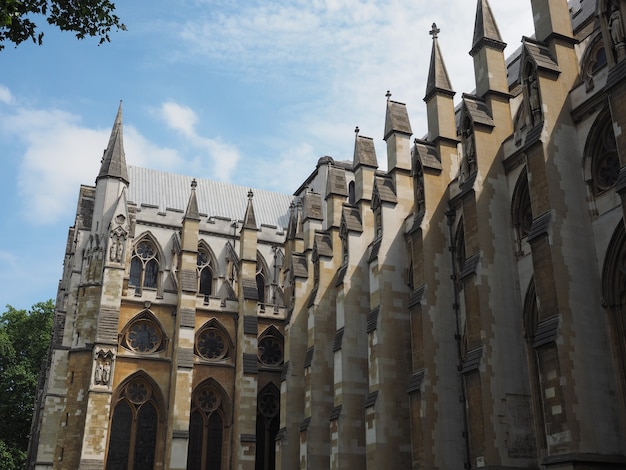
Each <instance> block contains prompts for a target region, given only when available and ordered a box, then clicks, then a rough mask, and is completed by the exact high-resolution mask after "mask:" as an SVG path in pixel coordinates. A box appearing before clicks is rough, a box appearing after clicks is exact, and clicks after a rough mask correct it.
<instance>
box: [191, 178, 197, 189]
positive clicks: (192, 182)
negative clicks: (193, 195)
mask: <svg viewBox="0 0 626 470" xmlns="http://www.w3.org/2000/svg"><path fill="white" fill-rule="evenodd" d="M197 187H198V182H197V181H196V179H195V178H194V179H192V180H191V189H193V190H194V191H195V190H196V188H197Z"/></svg>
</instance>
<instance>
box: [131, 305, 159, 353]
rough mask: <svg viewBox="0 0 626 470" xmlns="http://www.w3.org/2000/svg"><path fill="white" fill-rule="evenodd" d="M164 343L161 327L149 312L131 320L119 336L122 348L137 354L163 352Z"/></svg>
mask: <svg viewBox="0 0 626 470" xmlns="http://www.w3.org/2000/svg"><path fill="white" fill-rule="evenodd" d="M165 343H166V341H165V336H164V334H163V330H162V329H161V326H160V325H159V324H158V323H157V322H156V321H155V320H154V319H153V318H152V315H151V314H150V313H149V312H144V313H142V314H140V315H139V316H138V317H136V318H135V319H134V320H132V321H131V322H130V323H129V324H128V326H127V327H126V328H125V329H124V330H123V332H122V334H121V344H122V346H123V347H124V348H126V349H128V350H130V351H133V352H135V353H139V354H150V353H157V352H161V351H164V350H165Z"/></svg>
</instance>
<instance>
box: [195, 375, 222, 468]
mask: <svg viewBox="0 0 626 470" xmlns="http://www.w3.org/2000/svg"><path fill="white" fill-rule="evenodd" d="M224 415H225V411H224V399H223V397H222V394H221V393H220V391H219V390H218V389H217V387H216V386H215V385H214V384H212V383H207V384H204V385H201V386H200V387H198V389H197V390H196V391H195V392H194V394H193V396H192V399H191V418H190V420H189V445H188V447H187V470H221V469H222V467H223V465H222V456H223V455H224V453H223V446H224V441H225V440H224Z"/></svg>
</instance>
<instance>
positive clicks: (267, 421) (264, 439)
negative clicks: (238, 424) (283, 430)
mask: <svg viewBox="0 0 626 470" xmlns="http://www.w3.org/2000/svg"><path fill="white" fill-rule="evenodd" d="M279 412H280V391H279V390H278V387H276V386H275V385H274V384H273V383H269V384H267V385H266V386H265V387H264V388H263V390H261V392H260V393H259V395H258V396H257V419H256V437H257V446H256V462H255V469H257V470H274V469H275V468H276V467H275V460H276V446H275V445H274V442H275V440H276V435H277V434H278V430H279V426H280V418H279Z"/></svg>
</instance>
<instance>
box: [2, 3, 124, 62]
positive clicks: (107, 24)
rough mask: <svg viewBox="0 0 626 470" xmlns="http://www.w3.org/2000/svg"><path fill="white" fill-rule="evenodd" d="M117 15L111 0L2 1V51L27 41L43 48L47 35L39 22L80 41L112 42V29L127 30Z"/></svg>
mask: <svg viewBox="0 0 626 470" xmlns="http://www.w3.org/2000/svg"><path fill="white" fill-rule="evenodd" d="M114 11H115V4H114V3H112V2H111V1H109V0H0V50H2V49H4V44H5V42H12V43H14V44H15V45H16V46H17V45H18V44H20V43H22V42H24V41H26V40H27V39H32V40H33V41H34V42H36V43H38V44H39V45H41V43H42V39H43V32H41V31H40V30H39V29H38V27H37V24H36V23H35V21H36V20H37V21H39V20H41V19H44V18H45V20H46V21H47V22H48V23H49V24H51V25H53V26H57V27H58V28H59V29H60V30H61V31H70V32H73V33H75V34H76V37H77V38H78V39H84V38H85V37H87V36H98V37H99V38H100V42H99V44H102V43H103V42H105V41H110V38H109V33H110V32H111V29H113V28H114V29H115V30H125V29H126V26H124V24H123V23H122V22H121V21H120V19H119V18H118V16H117V15H116V14H115V13H114Z"/></svg>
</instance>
